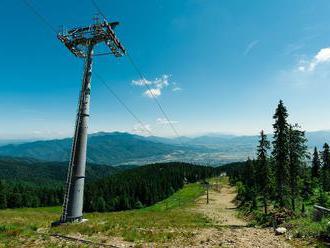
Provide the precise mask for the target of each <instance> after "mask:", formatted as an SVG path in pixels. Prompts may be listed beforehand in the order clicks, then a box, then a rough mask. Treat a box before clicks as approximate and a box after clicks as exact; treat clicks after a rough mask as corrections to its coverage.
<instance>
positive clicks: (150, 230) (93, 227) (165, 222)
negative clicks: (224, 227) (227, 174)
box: [0, 183, 210, 247]
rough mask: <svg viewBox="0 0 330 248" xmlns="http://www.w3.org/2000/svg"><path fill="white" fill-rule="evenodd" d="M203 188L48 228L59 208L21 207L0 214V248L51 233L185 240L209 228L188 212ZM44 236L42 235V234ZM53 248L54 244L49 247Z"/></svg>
mask: <svg viewBox="0 0 330 248" xmlns="http://www.w3.org/2000/svg"><path fill="white" fill-rule="evenodd" d="M203 192H204V189H203V188H202V186H201V185H200V184H198V183H196V184H189V185H186V186H185V187H184V188H183V189H181V190H179V191H178V192H176V193H174V194H173V195H172V196H170V197H169V198H168V199H165V200H163V201H162V202H159V203H157V204H155V205H153V206H150V207H147V208H143V209H139V210H131V211H121V212H111V213H88V214H86V215H85V216H84V217H85V218H87V219H88V222H85V223H82V224H70V225H61V226H59V227H56V228H50V224H51V222H52V221H55V220H58V218H59V216H60V213H61V208H60V207H49V208H22V209H7V210H2V211H0V247H1V244H2V246H3V247H6V246H8V247H10V246H18V247H19V246H20V244H23V243H24V242H27V240H28V241H29V242H34V241H35V240H38V239H45V240H46V241H47V240H48V239H49V235H48V234H51V233H59V234H64V235H73V236H74V235H76V234H77V233H79V235H83V236H84V237H86V238H90V239H95V237H98V236H102V237H111V236H116V237H122V238H123V239H124V240H126V241H131V242H166V241H168V240H171V239H174V238H176V237H178V236H181V237H186V238H189V236H191V235H193V233H192V232H190V231H189V230H192V229H194V228H203V227H206V226H209V225H210V224H209V223H208V221H207V219H205V218H204V217H203V216H202V215H200V214H198V213H194V212H192V211H190V210H189V209H190V207H191V206H192V205H193V204H194V201H195V199H196V198H198V197H199V196H200V195H202V194H203ZM45 234H46V235H45ZM51 245H54V244H50V246H51Z"/></svg>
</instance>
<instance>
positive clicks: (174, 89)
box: [172, 86, 182, 91]
mask: <svg viewBox="0 0 330 248" xmlns="http://www.w3.org/2000/svg"><path fill="white" fill-rule="evenodd" d="M180 90H182V88H180V87H178V86H176V87H174V88H173V89H172V91H180Z"/></svg>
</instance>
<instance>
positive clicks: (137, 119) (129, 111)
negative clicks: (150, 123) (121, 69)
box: [94, 73, 153, 136]
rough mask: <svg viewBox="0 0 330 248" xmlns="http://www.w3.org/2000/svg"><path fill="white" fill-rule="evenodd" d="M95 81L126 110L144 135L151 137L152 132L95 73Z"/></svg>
mask: <svg viewBox="0 0 330 248" xmlns="http://www.w3.org/2000/svg"><path fill="white" fill-rule="evenodd" d="M94 74H95V76H96V77H97V79H98V80H99V81H100V82H101V83H102V84H103V85H104V86H105V87H106V89H107V90H108V91H109V92H110V93H111V94H112V95H113V96H114V97H115V98H116V100H117V101H118V102H119V103H120V104H121V105H122V106H123V107H124V108H125V109H126V110H127V112H128V113H129V114H130V115H131V116H132V117H133V118H134V119H135V120H136V121H137V122H138V123H139V124H140V125H141V128H143V129H144V131H145V132H146V133H148V134H149V135H151V136H153V134H152V132H151V131H150V130H149V129H148V128H147V127H146V125H145V124H144V123H143V121H141V119H140V118H138V117H137V115H136V114H134V112H133V111H132V110H131V109H130V108H129V107H128V106H127V104H126V103H125V102H124V101H123V100H122V99H121V98H120V97H119V96H118V95H117V94H116V92H114V91H113V89H112V88H110V86H109V85H108V84H107V82H106V81H105V80H104V79H103V78H102V77H101V76H100V75H98V74H97V73H94Z"/></svg>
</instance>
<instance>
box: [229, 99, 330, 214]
mask: <svg viewBox="0 0 330 248" xmlns="http://www.w3.org/2000/svg"><path fill="white" fill-rule="evenodd" d="M287 117H288V113H287V110H286V108H285V107H284V105H283V102H282V101H280V103H279V105H278V107H277V109H276V112H275V115H274V119H275V124H274V125H273V126H274V141H273V151H272V155H273V156H272V157H268V154H267V153H268V150H269V149H270V144H269V142H268V140H267V136H266V135H265V134H264V132H263V131H262V132H261V134H260V139H259V144H258V147H257V160H256V161H253V160H250V159H249V160H248V161H247V162H245V163H244V164H242V163H237V164H231V165H227V166H224V167H223V168H224V169H225V171H226V172H227V175H228V176H229V177H230V182H231V184H232V185H236V187H237V191H238V195H237V200H239V201H240V203H241V206H242V207H244V209H245V210H248V211H251V210H252V211H253V212H254V213H257V214H261V212H260V211H259V210H258V201H261V203H262V206H263V208H264V214H265V216H264V217H265V218H266V219H267V218H268V217H269V214H268V215H267V204H270V205H273V206H274V207H275V208H276V209H280V210H279V211H282V210H284V209H287V210H288V208H291V210H290V211H292V210H293V211H292V212H295V209H296V202H297V200H298V199H299V202H301V204H302V205H301V211H302V212H304V211H305V202H311V198H312V196H313V200H314V202H315V198H316V197H315V195H313V194H314V192H315V191H317V190H319V187H318V180H316V181H315V180H313V181H312V179H311V178H312V177H311V173H312V169H311V167H309V166H308V164H307V161H308V159H309V153H308V151H307V145H306V144H307V139H306V138H305V132H304V131H302V130H301V129H300V127H299V126H298V125H297V124H295V125H289V124H288V123H287V121H286V119H287ZM322 155H323V156H322V158H323V160H324V161H325V162H324V166H323V168H322V171H324V173H322V174H323V175H324V176H325V177H327V176H328V177H329V179H330V173H329V174H327V173H326V171H329V172H330V153H329V146H327V145H325V147H324V151H323V153H322ZM319 164H320V163H319V159H318V154H317V150H315V152H314V177H317V176H318V175H319V174H318V171H319V169H318V167H319ZM327 168H328V169H327ZM329 184H330V183H329ZM321 199H322V197H321ZM289 200H290V201H289ZM289 202H291V204H289ZM251 206H252V208H251ZM247 207H248V208H247ZM254 208H255V209H254ZM281 209H282V210H281ZM258 211H259V212H258ZM272 211H273V210H272ZM261 216H263V215H262V214H261ZM267 216H268V217H267ZM260 219H263V217H262V218H260Z"/></svg>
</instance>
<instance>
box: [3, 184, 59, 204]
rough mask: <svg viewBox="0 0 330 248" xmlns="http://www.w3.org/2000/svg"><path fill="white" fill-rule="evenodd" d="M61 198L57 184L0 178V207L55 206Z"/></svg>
mask: <svg viewBox="0 0 330 248" xmlns="http://www.w3.org/2000/svg"><path fill="white" fill-rule="evenodd" d="M62 200H63V187H62V186H61V185H59V184H49V185H43V186H40V185H37V184H35V183H30V182H24V181H5V180H0V209H5V208H21V207H46V206H57V205H59V204H60V203H61V202H62Z"/></svg>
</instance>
